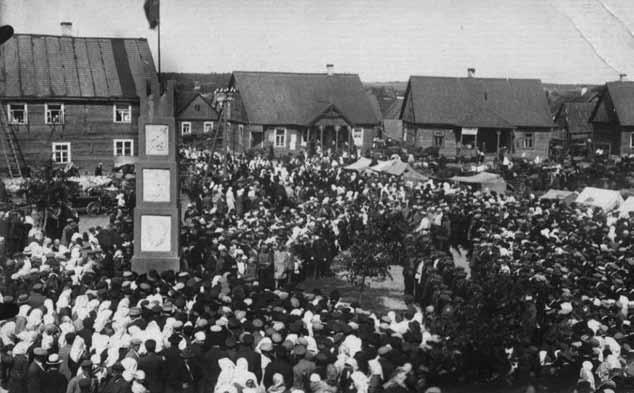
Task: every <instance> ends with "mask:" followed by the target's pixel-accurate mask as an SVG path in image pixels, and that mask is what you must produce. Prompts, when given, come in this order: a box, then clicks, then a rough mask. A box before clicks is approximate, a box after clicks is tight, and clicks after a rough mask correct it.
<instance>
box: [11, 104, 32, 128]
mask: <svg viewBox="0 0 634 393" xmlns="http://www.w3.org/2000/svg"><path fill="white" fill-rule="evenodd" d="M12 105H24V122H22V123H20V122H16V121H13V116H12V113H13V110H11V106H12ZM7 117H8V119H7V122H8V123H9V124H13V125H25V124H29V105H28V104H27V103H26V102H14V103H8V104H7Z"/></svg>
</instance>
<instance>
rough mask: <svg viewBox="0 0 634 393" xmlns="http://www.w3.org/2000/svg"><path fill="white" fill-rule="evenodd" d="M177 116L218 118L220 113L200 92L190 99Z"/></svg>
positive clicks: (199, 118) (204, 118)
mask: <svg viewBox="0 0 634 393" xmlns="http://www.w3.org/2000/svg"><path fill="white" fill-rule="evenodd" d="M176 118H177V119H178V120H185V119H191V120H217V119H218V113H217V112H216V111H215V110H214V109H213V108H212V107H211V105H210V104H209V102H207V100H205V99H204V98H203V97H202V96H201V95H200V94H197V95H195V96H194V97H193V98H192V99H190V100H189V103H188V104H186V105H185V106H184V107H183V108H182V109H181V110H180V111H179V112H177V115H176Z"/></svg>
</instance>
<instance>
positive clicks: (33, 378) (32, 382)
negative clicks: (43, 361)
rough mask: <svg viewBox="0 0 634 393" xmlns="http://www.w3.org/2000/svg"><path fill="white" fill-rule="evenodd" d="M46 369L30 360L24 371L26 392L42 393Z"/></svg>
mask: <svg viewBox="0 0 634 393" xmlns="http://www.w3.org/2000/svg"><path fill="white" fill-rule="evenodd" d="M45 375H46V371H44V369H43V368H42V367H40V366H39V365H38V364H37V363H35V362H31V364H30V365H29V368H28V369H27V372H26V391H27V392H28V393H42V390H43V389H42V387H43V386H44V376H45Z"/></svg>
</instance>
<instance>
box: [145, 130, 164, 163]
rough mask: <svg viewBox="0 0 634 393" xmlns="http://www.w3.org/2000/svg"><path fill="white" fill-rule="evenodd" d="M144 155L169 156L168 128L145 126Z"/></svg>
mask: <svg viewBox="0 0 634 393" xmlns="http://www.w3.org/2000/svg"><path fill="white" fill-rule="evenodd" d="M145 154H146V155H148V156H167V155H169V127H168V126H167V125H166V124H146V125H145Z"/></svg>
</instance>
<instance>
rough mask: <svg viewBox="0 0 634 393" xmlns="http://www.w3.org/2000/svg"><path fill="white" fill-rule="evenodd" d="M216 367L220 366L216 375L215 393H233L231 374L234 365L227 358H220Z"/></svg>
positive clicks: (234, 367)
mask: <svg viewBox="0 0 634 393" xmlns="http://www.w3.org/2000/svg"><path fill="white" fill-rule="evenodd" d="M218 366H220V374H219V375H218V381H217V382H216V387H215V389H214V392H215V393H225V392H229V393H233V391H235V390H236V389H235V387H233V374H234V372H235V369H236V365H235V364H234V363H233V362H232V361H231V359H229V358H222V359H219V360H218Z"/></svg>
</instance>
